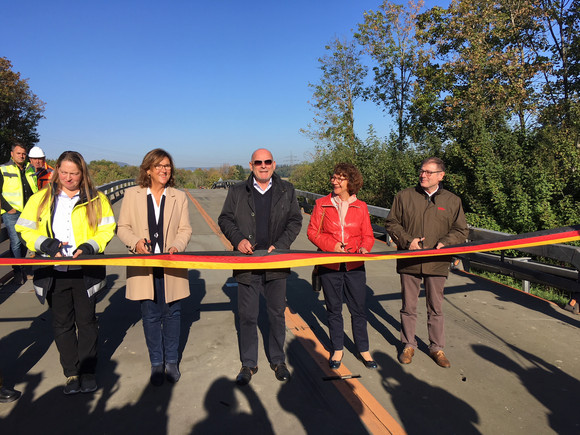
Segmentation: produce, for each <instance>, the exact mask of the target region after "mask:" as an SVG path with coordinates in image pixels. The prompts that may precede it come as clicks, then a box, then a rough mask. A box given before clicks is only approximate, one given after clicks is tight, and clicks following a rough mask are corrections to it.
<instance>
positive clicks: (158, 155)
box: [137, 148, 175, 187]
mask: <svg viewBox="0 0 580 435" xmlns="http://www.w3.org/2000/svg"><path fill="white" fill-rule="evenodd" d="M165 157H167V158H168V159H169V164H170V165H171V176H170V177H169V180H168V181H167V184H166V186H169V187H173V186H175V177H174V175H175V165H174V164H173V158H172V157H171V154H169V153H168V152H167V151H165V150H162V149H161V148H155V149H154V150H151V151H149V152H148V153H147V154H145V157H143V161H142V162H141V166H139V176H138V177H137V184H138V185H139V186H141V187H151V178H150V177H149V174H147V171H148V170H149V169H153V167H154V166H155V165H156V164H158V163H159V162H160V161H161V160H163V159H164V158H165Z"/></svg>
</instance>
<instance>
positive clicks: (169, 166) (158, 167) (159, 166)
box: [154, 165, 171, 171]
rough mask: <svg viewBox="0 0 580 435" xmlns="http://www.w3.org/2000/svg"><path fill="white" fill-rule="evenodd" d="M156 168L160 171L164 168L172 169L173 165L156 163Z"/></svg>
mask: <svg viewBox="0 0 580 435" xmlns="http://www.w3.org/2000/svg"><path fill="white" fill-rule="evenodd" d="M154 168H155V170H157V171H160V170H162V169H166V170H168V171H169V170H171V165H155V166H154Z"/></svg>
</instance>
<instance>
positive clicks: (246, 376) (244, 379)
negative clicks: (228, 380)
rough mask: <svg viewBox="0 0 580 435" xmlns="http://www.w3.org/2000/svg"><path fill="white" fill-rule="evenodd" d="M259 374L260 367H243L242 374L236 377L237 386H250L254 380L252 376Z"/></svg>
mask: <svg viewBox="0 0 580 435" xmlns="http://www.w3.org/2000/svg"><path fill="white" fill-rule="evenodd" d="M257 372H258V367H247V366H242V368H241V370H240V373H238V376H237V377H236V384H238V385H248V384H249V383H250V380H251V379H252V375H255V374H256V373H257Z"/></svg>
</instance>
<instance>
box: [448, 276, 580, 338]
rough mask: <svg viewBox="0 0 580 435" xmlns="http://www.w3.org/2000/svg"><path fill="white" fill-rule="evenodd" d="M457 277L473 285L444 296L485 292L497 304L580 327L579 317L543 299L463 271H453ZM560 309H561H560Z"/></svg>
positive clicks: (449, 292)
mask: <svg viewBox="0 0 580 435" xmlns="http://www.w3.org/2000/svg"><path fill="white" fill-rule="evenodd" d="M455 273H456V274H458V275H459V276H462V277H465V278H468V279H472V280H473V283H471V284H467V285H461V286H454V287H450V288H447V287H446V288H445V294H453V293H469V292H470V291H475V290H485V291H488V292H491V293H493V294H495V295H496V297H497V301H498V302H505V303H512V304H515V305H518V306H526V307H528V308H530V309H532V310H535V311H538V312H540V313H543V314H546V315H548V316H550V317H552V318H554V319H557V320H559V321H561V322H564V323H567V324H569V325H572V326H575V327H580V316H573V315H571V314H570V313H567V312H565V311H564V310H563V309H558V308H555V306H556V304H553V303H551V302H548V301H547V300H545V299H542V298H538V297H535V296H533V295H531V294H529V293H525V292H523V291H520V290H518V289H514V288H511V287H508V286H504V285H502V284H500V283H497V282H494V281H491V280H488V279H485V278H482V277H479V276H476V275H472V274H469V273H467V272H463V271H455ZM560 308H562V307H560Z"/></svg>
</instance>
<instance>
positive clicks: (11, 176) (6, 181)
mask: <svg viewBox="0 0 580 435" xmlns="http://www.w3.org/2000/svg"><path fill="white" fill-rule="evenodd" d="M0 171H1V172H2V177H3V184H2V196H3V197H4V199H5V200H6V201H8V203H9V204H10V206H11V207H12V208H13V209H14V210H16V211H22V210H23V209H24V204H23V203H24V195H23V192H22V181H21V179H20V169H19V168H18V166H17V165H16V163H7V164H5V165H2V166H0ZM25 176H26V181H27V182H28V184H29V185H30V188H31V190H32V193H35V192H37V191H38V185H37V183H36V176H35V175H34V168H33V167H32V166H31V165H30V164H27V165H26V169H25ZM7 211H9V210H4V209H2V213H6V212H7Z"/></svg>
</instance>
